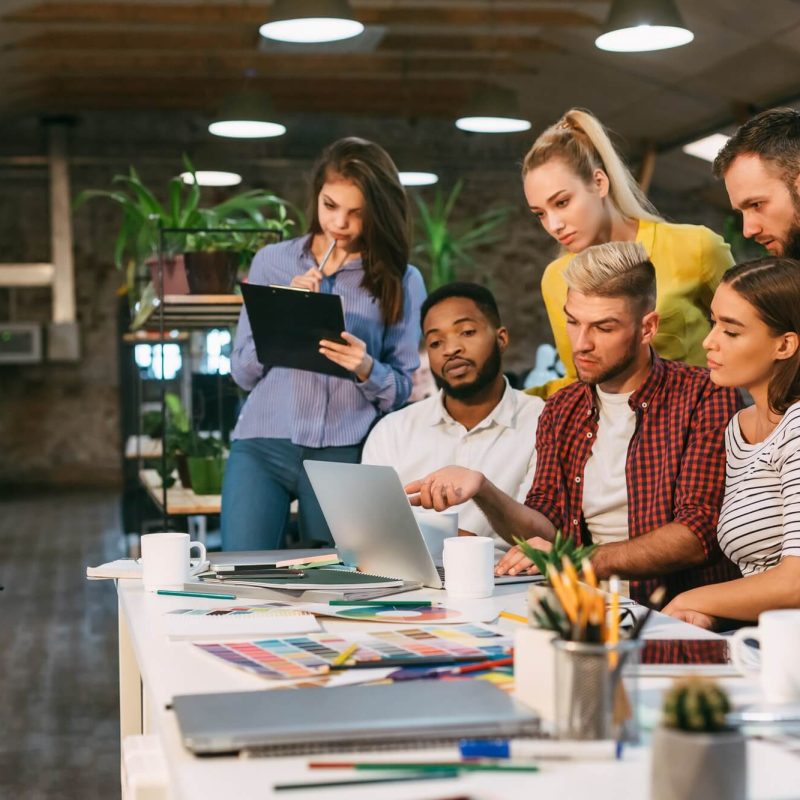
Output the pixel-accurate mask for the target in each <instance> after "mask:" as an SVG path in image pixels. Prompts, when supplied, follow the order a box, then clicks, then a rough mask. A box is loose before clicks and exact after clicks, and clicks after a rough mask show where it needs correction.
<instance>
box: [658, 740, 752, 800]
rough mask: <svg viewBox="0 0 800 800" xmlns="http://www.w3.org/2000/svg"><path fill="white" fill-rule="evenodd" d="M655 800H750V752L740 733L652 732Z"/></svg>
mask: <svg viewBox="0 0 800 800" xmlns="http://www.w3.org/2000/svg"><path fill="white" fill-rule="evenodd" d="M652 755H653V761H652V767H651V771H650V774H651V779H652V784H651V798H652V800H747V757H746V756H747V750H746V747H745V739H744V736H742V734H741V733H739V732H738V731H734V732H726V733H687V732H685V731H679V730H675V729H673V728H664V727H661V726H660V727H658V728H656V730H655V731H654V732H653V753H652Z"/></svg>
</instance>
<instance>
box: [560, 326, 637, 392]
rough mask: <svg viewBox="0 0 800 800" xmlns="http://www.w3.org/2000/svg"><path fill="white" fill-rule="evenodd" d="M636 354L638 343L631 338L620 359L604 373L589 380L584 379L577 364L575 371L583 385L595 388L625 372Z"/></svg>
mask: <svg viewBox="0 0 800 800" xmlns="http://www.w3.org/2000/svg"><path fill="white" fill-rule="evenodd" d="M638 353H639V343H638V342H637V341H636V338H635V337H631V341H630V345H629V347H628V349H627V351H626V352H625V354H624V355H623V356H622V358H620V359H619V361H617V363H616V364H612V365H611V366H610V367H607V368H606V370H605V372H601V373H600V374H599V375H598V376H597V377H594V378H591V379H587V378H584V377H583V376H582V375H581V371H580V369H578V365H577V364H575V371H576V372H577V373H578V377H579V378H580V379H581V380H582V381H583V382H584V383H587V384H589V386H597V385H598V384H599V383H606V382H608V381H611V380H613V379H614V378H618V377H619V376H620V375H622V374H624V373H625V372H627V371H628V370H629V369H630V368H631V366H632V365H633V364H634V363H635V361H636V356H637V355H638Z"/></svg>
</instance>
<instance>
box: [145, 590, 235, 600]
mask: <svg viewBox="0 0 800 800" xmlns="http://www.w3.org/2000/svg"><path fill="white" fill-rule="evenodd" d="M156 594H167V595H170V596H171V597H206V598H208V599H209V600H235V599H236V595H235V594H213V593H212V592H182V591H178V590H177V589H159V590H158V591H157V592H156Z"/></svg>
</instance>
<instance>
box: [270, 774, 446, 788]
mask: <svg viewBox="0 0 800 800" xmlns="http://www.w3.org/2000/svg"><path fill="white" fill-rule="evenodd" d="M458 776H459V772H458V770H457V769H441V770H438V771H435V772H414V773H412V774H411V775H392V776H391V777H389V778H352V779H350V780H344V781H316V782H314V781H312V782H309V783H276V784H275V785H274V786H273V787H272V788H273V789H274V790H275V791H276V792H283V791H288V790H291V789H332V788H333V787H335V786H360V785H361V784H364V785H366V784H368V783H402V782H406V781H439V780H446V779H447V778H457V777H458Z"/></svg>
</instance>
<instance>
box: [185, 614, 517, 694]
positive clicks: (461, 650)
mask: <svg viewBox="0 0 800 800" xmlns="http://www.w3.org/2000/svg"><path fill="white" fill-rule="evenodd" d="M352 644H358V645H359V647H358V650H357V651H356V652H355V653H354V654H353V656H352V658H353V659H354V660H356V661H376V662H377V661H381V660H382V659H385V658H391V659H405V658H407V659H408V660H409V663H410V664H413V661H414V659H415V658H419V657H420V656H437V657H438V656H447V657H456V658H458V657H469V656H482V655H485V656H488V657H489V658H500V657H502V656H503V655H505V654H507V653H508V651H509V649H510V648H511V640H510V639H509V638H508V637H506V636H504V635H503V634H501V633H498V632H496V631H493V630H490V629H489V628H486V627H484V626H482V625H474V624H472V625H452V626H448V627H443V628H437V627H424V628H423V627H420V628H410V629H406V630H398V631H375V632H369V633H357V634H350V635H349V636H342V635H339V634H335V633H317V634H310V635H308V636H287V637H283V638H279V639H278V638H270V639H260V640H258V641H252V642H214V643H208V644H200V643H196V644H195V645H194V646H195V647H197V648H199V649H200V650H202V651H204V652H205V653H208V654H209V655H211V656H214V657H216V658H219V659H222V660H223V661H225V662H227V663H229V664H231V665H232V666H236V667H239V668H241V669H245V670H248V671H250V672H255V673H256V674H258V675H261V676H262V677H264V678H270V679H273V680H298V679H304V678H314V677H318V676H320V675H324V674H327V673H328V672H329V670H330V666H331V664H332V662H333V661H334V660H335V659H336V657H337V656H338V655H339V654H340V653H342V652H343V651H344V650H346V649H347V648H348V647H349V646H350V645H352Z"/></svg>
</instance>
